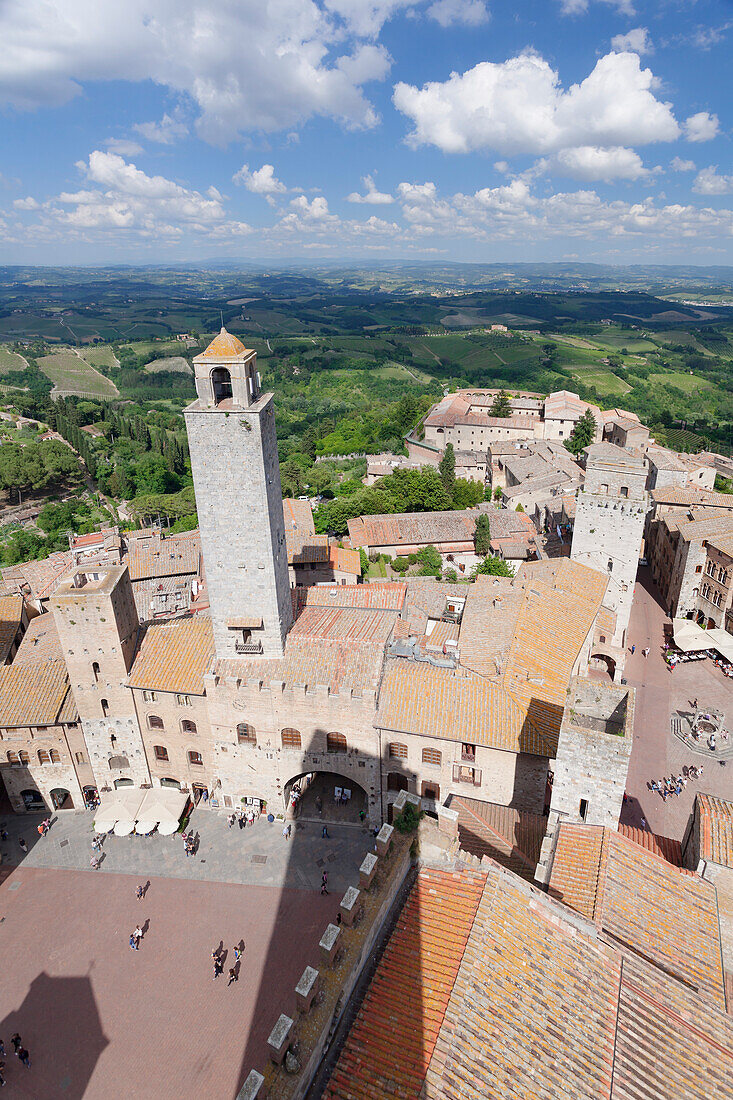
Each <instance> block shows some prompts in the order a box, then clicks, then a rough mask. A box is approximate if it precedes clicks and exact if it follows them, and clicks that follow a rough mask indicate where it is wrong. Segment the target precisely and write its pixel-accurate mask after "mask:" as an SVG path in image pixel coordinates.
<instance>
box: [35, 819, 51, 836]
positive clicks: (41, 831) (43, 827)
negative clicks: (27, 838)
mask: <svg viewBox="0 0 733 1100" xmlns="http://www.w3.org/2000/svg"><path fill="white" fill-rule="evenodd" d="M50 828H51V818H50V817H47V818H46V820H45V821H42V822H41V824H40V825H38V826H37V832H38V835H39V836H45V835H46V833H47V832H48V831H49V829H50Z"/></svg>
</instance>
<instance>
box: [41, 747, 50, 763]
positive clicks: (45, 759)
mask: <svg viewBox="0 0 733 1100" xmlns="http://www.w3.org/2000/svg"><path fill="white" fill-rule="evenodd" d="M48 762H49V756H48V753H47V752H46V750H45V749H39V750H38V763H39V764H48Z"/></svg>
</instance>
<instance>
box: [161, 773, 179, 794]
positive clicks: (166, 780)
mask: <svg viewBox="0 0 733 1100" xmlns="http://www.w3.org/2000/svg"><path fill="white" fill-rule="evenodd" d="M160 785H161V787H175V789H176V790H177V791H180V789H181V784H180V783H179V782H178V780H177V779H173V778H171V776H168V775H166V776H164V777H163V779H161V781H160Z"/></svg>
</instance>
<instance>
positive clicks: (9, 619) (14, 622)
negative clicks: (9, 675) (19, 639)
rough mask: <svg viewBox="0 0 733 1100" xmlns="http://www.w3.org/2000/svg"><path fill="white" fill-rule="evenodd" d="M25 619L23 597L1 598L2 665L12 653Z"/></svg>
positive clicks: (0, 635)
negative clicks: (22, 621)
mask: <svg viewBox="0 0 733 1100" xmlns="http://www.w3.org/2000/svg"><path fill="white" fill-rule="evenodd" d="M22 618H23V597H22V596H21V595H18V594H14V595H11V596H0V665H2V664H4V663H5V660H6V658H7V656H8V654H9V653H10V650H11V648H12V645H13V642H14V641H15V639H16V636H17V634H18V631H19V630H20V623H21V619H22Z"/></svg>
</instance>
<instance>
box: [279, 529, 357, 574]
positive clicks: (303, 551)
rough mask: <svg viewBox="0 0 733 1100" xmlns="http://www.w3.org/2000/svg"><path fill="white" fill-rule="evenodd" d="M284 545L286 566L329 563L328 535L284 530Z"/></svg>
mask: <svg viewBox="0 0 733 1100" xmlns="http://www.w3.org/2000/svg"><path fill="white" fill-rule="evenodd" d="M285 545H286V547H287V551H288V565H305V564H306V563H312V562H327V561H330V555H329V549H328V535H309V534H305V533H304V532H303V531H289V530H288V529H287V528H286V530H285ZM357 557H358V555H357Z"/></svg>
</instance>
